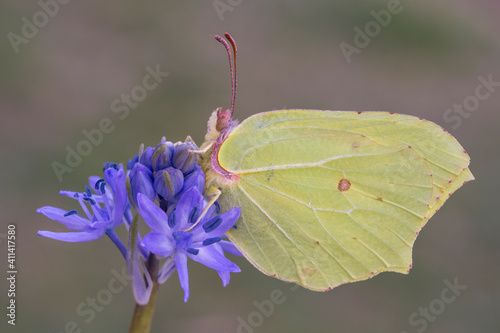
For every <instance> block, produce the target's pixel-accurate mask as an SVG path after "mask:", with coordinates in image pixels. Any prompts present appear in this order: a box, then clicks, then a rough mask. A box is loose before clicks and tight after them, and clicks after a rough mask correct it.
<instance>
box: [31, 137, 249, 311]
mask: <svg viewBox="0 0 500 333" xmlns="http://www.w3.org/2000/svg"><path fill="white" fill-rule="evenodd" d="M196 149H197V148H196V146H195V145H194V144H193V143H192V142H182V143H181V142H177V143H175V144H173V143H172V142H168V141H166V139H165V138H162V140H161V142H160V143H159V144H158V145H157V146H156V147H154V148H152V147H147V148H146V149H144V148H143V146H141V149H140V152H139V154H137V155H136V156H135V157H134V158H133V159H132V160H130V161H129V162H128V164H127V168H126V170H124V168H123V166H122V165H117V164H114V163H106V165H105V167H104V169H103V171H104V178H103V179H101V178H99V177H95V176H92V177H90V178H89V185H88V186H85V191H84V192H82V193H78V192H70V191H61V192H60V193H61V195H65V196H68V197H71V198H73V199H76V200H78V202H79V204H80V207H81V210H82V211H83V213H84V216H83V215H79V213H78V212H77V210H70V211H66V210H62V209H59V208H55V207H50V206H46V207H42V208H40V209H38V210H37V212H38V213H41V214H44V215H45V216H47V217H49V218H51V219H53V220H55V221H57V222H59V223H61V224H63V225H65V226H66V227H67V228H68V229H70V230H73V231H76V232H62V233H56V232H51V231H39V232H38V234H39V235H40V236H45V237H49V238H53V239H57V240H61V241H66V242H85V241H92V240H96V239H98V238H100V237H101V236H103V235H104V234H106V235H107V236H108V237H109V238H110V239H111V240H112V241H113V243H114V244H116V246H117V247H118V249H119V250H120V252H121V253H122V255H123V256H124V258H125V259H126V260H127V266H128V268H129V273H130V274H131V276H132V279H133V291H134V296H135V298H136V302H137V303H138V304H147V303H148V301H149V297H150V293H151V289H152V284H153V282H152V281H153V280H155V281H158V283H163V282H165V281H166V280H167V279H168V277H169V276H170V275H171V274H172V273H173V272H174V271H175V270H177V272H178V275H179V280H180V283H181V286H182V288H183V289H184V301H187V299H188V298H189V278H188V270H187V261H188V258H191V259H192V260H194V261H197V262H199V263H201V264H203V265H205V266H207V267H210V268H212V269H214V270H216V271H217V273H218V274H219V276H220V278H221V279H222V283H223V286H226V285H227V284H228V283H229V279H230V273H233V272H239V271H240V269H239V267H238V266H237V265H236V264H234V263H233V262H231V261H229V260H228V259H227V258H226V257H225V255H224V252H229V253H231V254H234V255H239V256H241V253H240V252H239V251H238V249H237V248H236V247H235V246H234V245H233V244H232V243H231V242H229V241H227V240H223V238H224V237H225V233H226V232H227V231H228V230H229V229H230V228H232V227H235V223H236V221H237V220H238V217H239V215H240V208H239V207H235V208H232V209H230V210H229V211H227V212H223V213H220V208H219V205H218V203H217V202H216V201H213V200H212V201H207V200H205V198H204V193H205V174H204V173H203V171H202V169H201V167H200V165H199V164H198V162H197V155H196V152H195V151H196ZM89 208H90V209H89ZM138 216H140V217H142V219H143V220H144V221H145V222H146V224H147V225H148V226H149V227H150V229H151V232H150V233H148V234H146V235H145V236H144V238H141V236H140V235H139V233H138V232H137V227H136V225H135V224H134V223H136V222H134V221H137V217H138ZM121 225H124V226H125V227H126V228H127V230H128V233H129V237H128V242H127V246H125V245H124V243H123V242H122V241H121V240H120V238H119V237H118V236H117V235H116V233H115V231H114V229H115V228H116V227H118V226H121ZM151 260H157V261H158V264H160V265H161V266H160V268H159V270H158V273H157V276H150V272H149V270H148V265H147V262H150V261H151Z"/></svg>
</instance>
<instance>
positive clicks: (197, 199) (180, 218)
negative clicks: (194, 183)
mask: <svg viewBox="0 0 500 333" xmlns="http://www.w3.org/2000/svg"><path fill="white" fill-rule="evenodd" d="M202 203H203V197H202V195H201V194H200V192H198V189H197V188H196V187H191V188H190V189H189V190H187V191H186V192H184V194H183V195H182V196H181V198H180V199H179V203H178V204H177V207H176V208H175V219H176V221H177V224H176V226H175V229H174V231H179V230H180V229H184V228H186V227H188V220H189V215H190V214H191V210H192V209H193V208H194V207H195V206H200V207H201V205H202Z"/></svg>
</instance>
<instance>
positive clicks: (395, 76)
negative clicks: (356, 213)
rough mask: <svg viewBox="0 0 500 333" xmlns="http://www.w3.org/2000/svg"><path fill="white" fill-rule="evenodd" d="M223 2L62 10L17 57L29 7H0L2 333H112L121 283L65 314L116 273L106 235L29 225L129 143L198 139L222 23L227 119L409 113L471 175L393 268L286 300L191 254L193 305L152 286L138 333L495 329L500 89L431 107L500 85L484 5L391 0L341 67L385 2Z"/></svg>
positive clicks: (219, 80)
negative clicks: (155, 70) (100, 300)
mask: <svg viewBox="0 0 500 333" xmlns="http://www.w3.org/2000/svg"><path fill="white" fill-rule="evenodd" d="M221 2H222V3H226V4H229V6H230V8H231V9H232V10H231V11H226V12H224V13H222V20H221V17H219V15H218V13H217V11H216V10H215V8H214V4H213V2H212V1H141V2H137V1H123V0H122V1H116V0H109V1H106V2H102V1H95V0H94V1H71V2H69V3H67V4H64V5H60V7H59V9H58V12H57V14H55V15H53V17H50V18H49V20H48V22H47V24H46V25H44V26H42V27H40V28H39V29H38V32H37V33H36V34H34V36H31V38H28V39H27V40H26V43H23V44H20V45H18V52H17V53H16V52H15V50H14V47H13V46H12V44H11V42H10V41H9V37H8V36H9V35H8V34H9V33H15V34H17V35H19V36H21V34H22V27H23V25H24V24H25V23H24V22H25V21H23V17H25V18H26V19H27V20H28V21H30V22H33V16H34V15H37V14H36V13H38V12H39V11H40V10H41V7H40V5H39V4H38V3H37V1H26V0H24V1H9V2H6V1H4V2H2V3H1V4H0V32H1V39H0V114H1V118H0V119H1V131H0V140H1V141H0V142H1V146H0V149H1V163H0V172H1V173H0V174H1V177H0V179H1V180H0V181H1V183H0V187H1V189H0V195H1V197H0V198H1V200H0V208H1V219H0V221H1V226H0V233H2V235H0V236H1V237H2V238H0V241H1V243H0V246H1V248H2V250H1V252H0V253H1V254H2V255H1V257H0V262H1V265H0V267H2V271H6V269H7V268H6V265H5V264H6V261H7V259H6V255H5V253H6V240H5V238H4V236H5V233H6V232H7V225H8V224H12V223H14V224H16V226H17V240H16V241H17V268H18V272H19V273H18V281H17V295H16V301H17V306H18V307H17V325H16V326H15V327H12V326H10V325H7V324H6V319H7V318H6V316H5V311H6V310H5V307H6V306H7V295H6V293H7V289H6V287H7V285H6V283H5V281H6V280H5V278H2V284H1V290H0V295H1V298H0V299H1V305H2V309H4V310H2V316H1V318H3V319H2V323H1V324H0V325H1V326H0V327H7V329H8V332H11V331H12V332H14V331H17V332H47V333H49V332H52V333H56V332H57V333H59V332H65V326H66V325H67V323H69V322H75V323H76V325H77V329H75V330H73V331H74V332H78V330H81V332H126V331H127V330H128V325H129V322H130V317H131V314H132V311H133V298H132V294H131V291H130V288H129V287H127V288H125V289H124V290H123V291H122V292H118V293H116V294H113V298H112V299H111V300H109V304H107V305H105V306H103V307H102V308H99V310H100V312H98V311H95V317H93V318H92V320H90V318H91V315H90V314H87V315H85V316H80V315H79V314H77V310H76V309H77V308H78V306H79V305H80V304H81V303H85V302H87V298H88V297H90V298H92V297H94V298H95V297H96V296H97V295H101V296H102V295H104V294H103V292H102V290H105V289H107V288H108V282H109V281H110V280H111V279H112V278H113V274H112V270H116V271H121V270H122V267H123V266H124V262H123V260H122V258H121V257H120V255H119V253H118V251H117V250H116V249H115V248H114V247H113V245H112V244H111V242H109V241H108V239H106V238H102V239H100V240H98V241H95V242H92V243H78V244H69V243H63V242H58V241H54V240H50V239H46V238H42V237H38V236H37V235H36V232H37V230H40V229H41V230H54V231H63V230H64V228H62V227H61V226H59V225H58V224H57V223H56V222H54V221H51V220H49V219H47V218H45V217H44V216H41V215H37V214H35V210H36V208H37V207H40V206H44V205H54V206H58V207H62V208H65V209H68V210H69V209H73V208H76V206H75V203H76V202H74V201H72V200H71V199H68V198H64V197H60V196H59V195H58V191H59V190H61V189H67V190H74V191H82V190H83V186H84V184H85V183H86V179H87V177H88V176H89V175H92V174H99V172H100V170H101V167H102V164H103V162H105V161H117V162H122V161H126V160H127V159H128V158H129V157H131V156H133V155H134V154H135V153H136V152H137V150H138V147H139V144H140V143H145V144H146V145H155V144H156V143H157V142H158V141H159V140H160V138H161V137H162V136H166V137H167V138H168V139H169V140H172V141H177V140H183V139H184V138H185V137H186V136H187V135H191V136H192V137H193V138H194V139H195V141H196V142H197V143H201V142H202V140H203V136H204V133H205V129H206V121H207V119H208V117H209V115H210V113H211V112H212V110H214V109H215V108H216V107H218V106H223V107H228V106H229V99H230V85H229V74H228V66H227V57H226V54H225V52H224V50H223V48H222V47H221V45H219V44H218V43H217V42H215V41H214V39H213V36H214V35H215V34H222V33H224V32H226V31H227V32H230V33H231V34H232V35H233V36H234V37H235V38H236V40H237V42H238V47H239V63H238V65H239V68H238V69H239V73H238V74H239V76H238V83H239V94H238V100H237V107H236V114H235V116H236V117H237V118H239V119H245V118H246V117H248V116H250V115H251V114H254V113H257V112H261V111H267V110H273V109H283V108H314V109H329V110H387V111H392V112H400V113H406V114H412V115H416V116H419V117H423V118H426V119H429V120H431V121H434V122H436V123H438V124H440V125H441V126H443V127H444V128H445V129H447V130H448V131H450V132H451V133H452V134H453V135H454V136H455V137H456V138H457V139H458V140H459V141H460V142H461V144H462V145H463V146H464V148H465V149H466V150H467V151H468V153H469V154H470V156H471V159H472V163H471V170H472V172H473V174H474V175H475V176H476V180H475V181H473V182H470V183H468V184H466V185H465V186H464V187H463V188H462V189H460V190H459V191H458V192H457V193H456V194H455V195H453V196H452V198H451V199H450V200H449V202H447V203H446V205H445V206H444V207H443V208H442V209H441V210H440V211H439V212H438V213H437V214H436V215H435V216H434V217H433V218H432V219H431V221H430V222H429V223H428V225H427V226H426V227H425V228H424V229H423V230H422V232H421V233H420V236H419V237H418V239H417V241H416V243H415V247H414V253H413V259H414V262H413V269H412V270H411V272H410V274H409V275H401V274H396V273H384V274H381V275H378V276H377V277H375V278H373V279H371V280H368V281H364V282H359V283H354V284H348V285H344V286H340V287H338V288H335V289H334V290H332V291H330V292H327V293H318V292H312V291H308V290H304V289H302V288H300V289H298V290H296V291H291V290H290V285H288V284H286V283H283V282H280V281H278V280H276V279H273V278H270V277H267V276H264V275H263V274H261V273H260V272H259V271H257V270H256V269H254V268H253V266H252V265H251V264H249V263H248V262H246V261H245V260H244V259H242V258H237V259H235V261H237V263H238V264H239V265H240V267H241V269H242V273H240V274H233V275H232V280H231V283H230V284H229V286H227V287H226V288H222V286H221V283H220V280H219V278H218V276H217V274H216V273H215V272H214V271H212V270H210V269H207V268H205V267H203V266H201V265H199V264H196V263H194V262H191V263H190V265H189V269H190V274H191V279H190V284H191V298H190V299H189V301H188V302H187V303H183V302H182V290H181V288H180V286H179V282H178V279H177V277H176V276H173V277H172V278H171V279H170V280H169V281H167V283H166V284H165V285H163V286H162V287H161V289H160V294H159V299H158V306H157V310H156V316H155V320H154V325H153V332H208V333H211V332H228V333H229V332H237V329H238V325H239V321H238V318H243V319H244V320H245V321H247V322H248V317H249V315H250V317H251V320H252V319H253V323H254V324H255V321H257V323H258V324H259V325H255V326H257V327H253V328H252V330H253V332H291V333H292V332H351V333H352V332H363V333H366V332H380V333H390V332H394V333H400V332H403V331H406V332H408V333H412V332H417V329H423V327H424V326H423V324H419V325H417V326H412V325H411V324H410V322H409V318H410V316H411V315H412V313H414V312H419V311H420V310H419V309H420V308H426V307H429V305H432V306H434V310H435V311H437V312H441V310H442V313H440V314H439V315H437V316H435V318H434V319H433V321H431V320H427V323H428V326H427V327H426V328H425V330H423V331H425V332H429V333H431V332H453V333H461V332H499V331H500V316H498V313H499V310H500V287H499V282H500V281H499V280H500V268H499V264H500V245H499V243H500V242H499V234H500V226H499V223H498V222H499V218H498V213H497V211H498V207H499V195H498V188H499V186H500V181H499V178H498V174H499V172H498V170H499V167H500V159H499V156H498V151H499V149H498V144H499V143H500V130H499V129H498V126H499V120H500V114H499V111H500V87H496V88H494V89H495V91H493V92H492V93H491V95H490V97H489V98H487V99H485V100H483V101H480V103H479V105H478V106H477V108H476V110H475V111H474V112H470V114H469V113H466V115H468V117H467V118H464V117H462V116H460V119H462V122H461V124H460V125H459V126H455V125H457V124H458V123H456V122H455V121H446V120H445V119H444V114H445V112H446V110H447V109H449V108H451V107H453V104H454V103H458V104H461V103H463V102H464V100H466V99H467V98H468V100H469V101H471V100H472V99H471V97H468V96H473V95H474V93H475V89H476V87H477V86H478V85H479V84H480V81H479V80H478V77H479V76H482V77H484V78H487V77H488V76H489V75H492V79H493V80H494V81H496V82H498V81H500V66H499V63H500V62H499V59H500V47H499V46H500V37H499V36H500V21H499V20H498V17H500V3H499V2H498V1H496V0H480V1H472V0H439V1H431V0H421V1H410V0H402V1H401V6H402V11H401V12H400V13H399V14H395V15H392V17H391V22H390V23H389V24H388V25H387V27H383V28H382V29H381V31H380V33H379V34H377V35H376V36H374V37H373V38H371V42H370V43H369V45H368V46H366V47H365V48H362V49H361V50H360V53H359V54H353V55H352V59H351V60H352V61H351V62H350V63H348V62H347V61H346V58H345V57H344V55H343V53H342V51H341V48H340V46H339V45H340V43H342V42H345V43H349V44H353V43H354V41H353V39H354V35H355V32H354V30H353V29H354V28H355V27H359V28H361V29H364V28H365V25H366V24H368V23H369V22H370V21H373V17H372V15H371V14H370V12H371V11H372V10H374V11H376V12H378V11H380V10H382V9H387V6H388V2H387V1H319V0H311V1H296V0H292V1H249V0H247V1H245V0H243V1H238V0H232V1H230V0H222V1H221ZM230 3H232V4H233V5H230ZM38 15H39V16H40V14H38ZM37 19H39V20H40V19H43V17H42V16H40V17H38V16H37ZM42 23H43V20H42ZM10 36H12V34H11V35H10ZM157 64H159V66H160V68H161V70H162V71H165V72H168V73H169V76H168V77H167V78H165V79H164V81H163V82H162V83H161V84H160V85H159V86H158V87H157V88H156V89H154V90H152V91H150V92H148V95H147V97H146V98H145V99H144V100H143V101H141V102H140V103H139V104H138V106H137V107H136V108H134V109H132V110H131V112H130V114H129V115H128V117H126V118H125V119H123V120H121V119H119V117H118V116H119V115H118V114H116V113H113V112H112V107H111V104H112V103H113V101H114V100H115V99H117V98H118V99H119V98H120V96H121V94H124V93H125V94H130V92H131V90H132V89H133V88H134V87H135V86H137V85H141V84H142V80H143V77H144V76H145V75H146V74H147V72H146V69H145V68H146V67H147V66H151V67H155V66H156V65H157ZM484 91H485V90H484ZM457 115H458V114H455V116H457ZM103 118H110V119H111V120H112V123H113V125H114V126H115V128H114V130H113V131H112V132H111V133H109V134H106V135H104V138H103V140H102V142H101V143H100V144H99V145H97V146H94V147H93V149H92V153H91V154H89V155H88V156H85V157H84V158H83V160H82V162H81V163H80V164H79V165H78V166H76V167H74V168H72V169H73V171H72V173H66V174H64V175H63V180H62V182H59V181H58V179H57V177H56V176H55V173H54V171H53V169H52V167H51V163H52V162H53V161H58V162H61V163H64V159H65V156H66V146H68V145H69V146H70V147H72V148H73V149H74V148H75V147H76V146H77V145H78V143H79V142H81V141H82V140H84V139H85V137H84V136H83V134H82V131H83V130H85V129H86V130H91V129H94V128H97V127H98V126H99V122H100V121H101V119H103ZM454 127H455V128H454ZM457 127H458V128H457ZM455 278H457V279H458V282H459V283H460V284H461V285H466V286H467V289H466V290H464V291H462V292H461V294H460V295H459V296H458V297H456V299H455V300H454V301H453V302H451V303H450V304H446V305H445V308H444V309H440V308H439V304H443V303H440V301H439V299H440V298H441V293H442V291H443V290H444V289H445V288H446V284H445V282H444V281H445V280H448V281H453V280H454V279H455ZM275 289H279V290H281V291H282V292H283V293H284V297H285V301H284V302H283V304H279V305H276V306H275V309H274V311H273V313H272V314H271V315H269V316H268V317H266V316H263V317H262V318H263V320H261V322H258V321H259V320H258V319H259V317H258V315H255V313H254V312H255V311H256V306H255V305H254V301H257V302H262V301H263V300H269V299H270V294H271V292H272V291H273V290H275ZM89 308H90V307H88V306H86V305H85V306H84V307H83V308H82V309H85V310H88V309H89ZM436 309H437V310H436ZM438 310H439V311H438ZM87 313H88V312H87ZM419 318H421V317H419ZM416 319H418V318H416ZM85 320H87V321H89V322H86V321H85ZM70 326H71V324H70V325H69V327H70ZM1 330H2V332H4V331H5V330H4V329H1ZM66 331H68V332H70V331H72V330H71V329H69V330H66ZM240 331H241V332H247V331H249V330H244V329H240Z"/></svg>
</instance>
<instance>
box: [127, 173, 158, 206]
mask: <svg viewBox="0 0 500 333" xmlns="http://www.w3.org/2000/svg"><path fill="white" fill-rule="evenodd" d="M129 178H130V187H131V192H132V198H133V200H134V202H135V204H136V205H137V194H138V193H142V194H144V195H146V196H147V197H148V198H149V199H150V200H151V201H154V200H155V199H156V192H155V189H154V187H153V173H152V172H151V170H149V168H148V167H146V166H145V165H143V164H142V163H136V164H135V165H134V167H133V168H132V171H130V175H129Z"/></svg>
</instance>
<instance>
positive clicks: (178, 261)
mask: <svg viewBox="0 0 500 333" xmlns="http://www.w3.org/2000/svg"><path fill="white" fill-rule="evenodd" d="M174 260H175V268H177V273H178V274H179V282H180V283H181V287H182V289H183V290H184V302H187V300H188V299H189V273H188V269H187V256H186V255H185V254H184V253H180V252H179V251H177V252H175V254H174Z"/></svg>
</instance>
